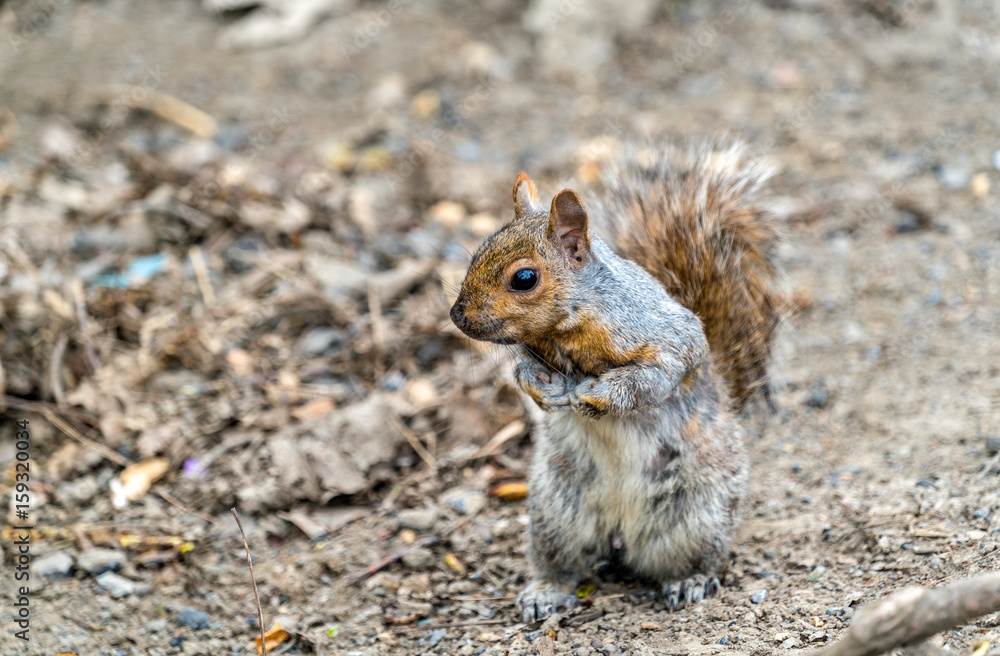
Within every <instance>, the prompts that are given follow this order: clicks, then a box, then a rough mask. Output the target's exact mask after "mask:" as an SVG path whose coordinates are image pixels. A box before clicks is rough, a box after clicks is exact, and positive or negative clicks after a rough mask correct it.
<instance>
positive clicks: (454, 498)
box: [441, 488, 486, 515]
mask: <svg viewBox="0 0 1000 656" xmlns="http://www.w3.org/2000/svg"><path fill="white" fill-rule="evenodd" d="M441 500H442V501H444V503H446V504H448V505H449V506H451V507H452V508H454V509H455V510H456V511H457V512H458V514H460V515H475V514H476V513H478V512H479V511H480V510H482V509H483V507H484V506H485V505H486V495H485V494H483V493H482V492H480V491H479V490H466V489H463V488H455V489H453V490H449V491H448V492H446V493H445V494H444V495H443V496H442V497H441Z"/></svg>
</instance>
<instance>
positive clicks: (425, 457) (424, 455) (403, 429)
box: [392, 415, 438, 472]
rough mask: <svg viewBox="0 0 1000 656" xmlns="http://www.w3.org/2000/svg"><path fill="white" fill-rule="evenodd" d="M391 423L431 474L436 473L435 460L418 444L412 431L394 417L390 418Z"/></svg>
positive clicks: (436, 465)
mask: <svg viewBox="0 0 1000 656" xmlns="http://www.w3.org/2000/svg"><path fill="white" fill-rule="evenodd" d="M392 422H393V423H394V424H395V425H396V428H397V429H398V430H399V432H400V433H402V434H403V437H405V438H406V441H407V442H409V444H410V446H411V447H413V450H414V451H416V452H417V455H418V456H420V459H421V460H423V461H424V462H425V463H427V466H428V467H430V468H431V471H432V472H437V468H438V464H437V459H436V458H435V457H434V456H433V455H431V452H430V451H428V450H427V449H426V448H424V445H423V444H421V443H420V440H419V439H418V438H417V436H416V435H415V434H414V433H413V431H411V430H410V429H409V428H408V427H407V426H406V424H404V423H403V422H402V421H400V419H399V418H398V417H396V416H395V415H393V417H392Z"/></svg>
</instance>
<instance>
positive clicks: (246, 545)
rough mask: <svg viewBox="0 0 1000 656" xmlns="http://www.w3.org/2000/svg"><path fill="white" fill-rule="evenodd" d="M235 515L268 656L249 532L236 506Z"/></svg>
mask: <svg viewBox="0 0 1000 656" xmlns="http://www.w3.org/2000/svg"><path fill="white" fill-rule="evenodd" d="M230 510H232V511H233V517H235V518H236V526H238V527H239V529H240V537H241V538H243V548H244V549H246V550H247V566H248V567H249V568H250V583H252V584H253V598H254V601H256V602H257V624H258V625H259V626H260V651H261V654H262V656H267V644H266V642H265V639H264V609H262V608H261V607H260V593H259V592H257V579H255V578H254V576H253V558H252V557H251V556H250V544H249V543H248V542H247V534H246V533H244V532H243V522H241V521H240V514H239V513H238V512H236V508H235V507H234V508H230Z"/></svg>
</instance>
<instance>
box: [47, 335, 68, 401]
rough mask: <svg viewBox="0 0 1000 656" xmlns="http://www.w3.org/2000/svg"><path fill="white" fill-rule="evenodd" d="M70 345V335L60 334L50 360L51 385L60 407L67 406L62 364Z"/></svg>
mask: <svg viewBox="0 0 1000 656" xmlns="http://www.w3.org/2000/svg"><path fill="white" fill-rule="evenodd" d="M68 345H69V335H67V334H66V333H59V338H58V339H57V340H56V345H55V347H53V349H52V359H51V360H49V385H51V386H52V396H54V397H56V404H57V405H59V406H60V407H62V406H65V405H66V390H64V389H63V384H62V364H63V357H64V356H65V355H66V346H68Z"/></svg>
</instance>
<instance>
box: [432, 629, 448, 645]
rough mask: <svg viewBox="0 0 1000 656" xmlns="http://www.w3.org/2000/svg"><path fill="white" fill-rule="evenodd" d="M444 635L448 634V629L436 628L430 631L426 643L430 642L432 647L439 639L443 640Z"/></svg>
mask: <svg viewBox="0 0 1000 656" xmlns="http://www.w3.org/2000/svg"><path fill="white" fill-rule="evenodd" d="M446 635H448V629H438V630H437V631H434V632H433V633H431V635H430V637H429V638H428V639H427V642H428V644H430V646H431V647H434V646H435V645H437V643H439V642H441V640H443V639H444V637H445V636H446Z"/></svg>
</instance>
